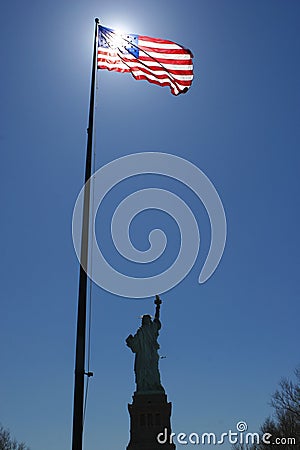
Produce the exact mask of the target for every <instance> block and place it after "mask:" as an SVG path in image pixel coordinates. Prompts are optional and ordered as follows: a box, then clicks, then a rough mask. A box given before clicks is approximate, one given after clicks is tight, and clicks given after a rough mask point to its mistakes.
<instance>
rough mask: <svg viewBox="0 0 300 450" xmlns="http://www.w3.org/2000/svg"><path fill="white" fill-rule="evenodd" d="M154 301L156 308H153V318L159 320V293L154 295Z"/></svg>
mask: <svg viewBox="0 0 300 450" xmlns="http://www.w3.org/2000/svg"><path fill="white" fill-rule="evenodd" d="M154 303H155V305H156V309H155V318H154V320H158V321H159V313H160V305H161V304H162V301H161V299H160V298H159V295H156V296H155V300H154Z"/></svg>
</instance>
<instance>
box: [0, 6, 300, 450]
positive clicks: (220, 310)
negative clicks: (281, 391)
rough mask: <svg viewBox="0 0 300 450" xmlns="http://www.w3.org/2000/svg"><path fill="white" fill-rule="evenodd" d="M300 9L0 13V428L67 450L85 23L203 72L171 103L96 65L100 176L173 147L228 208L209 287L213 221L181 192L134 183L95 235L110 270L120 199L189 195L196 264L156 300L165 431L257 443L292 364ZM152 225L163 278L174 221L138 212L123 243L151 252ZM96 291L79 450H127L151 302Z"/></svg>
mask: <svg viewBox="0 0 300 450" xmlns="http://www.w3.org/2000/svg"><path fill="white" fill-rule="evenodd" d="M299 16H300V4H299V2H297V1H296V0H289V1H284V0H281V1H279V0H263V1H262V0H252V1H245V0H242V1H240V0H186V1H184V2H182V1H178V0H160V1H158V0H152V1H150V0H142V1H136V0H127V1H107V2H101V1H95V0H90V1H89V2H83V1H80V0H72V1H70V0H62V1H58V0H53V1H51V2H45V1H35V0H30V1H27V2H21V1H16V2H6V4H5V5H4V6H3V8H2V17H1V35H2V36H1V53H2V71H1V77H2V82H1V110H2V119H1V131H0V138H1V147H2V151H1V155H2V156H1V182H2V190H1V193H2V200H1V207H2V219H1V222H0V226H1V255H2V258H1V261H2V263H1V276H2V281H1V316H0V320H1V325H0V335H1V338H0V355H1V356H0V357H1V365H2V369H1V372H0V422H2V424H3V425H4V426H6V427H9V428H10V429H11V431H12V434H13V435H15V436H16V438H17V439H18V440H24V441H25V442H26V443H27V444H28V445H29V446H30V447H31V449H32V450H65V449H69V448H70V445H71V427H72V407H73V371H74V348H75V326H76V308H77V289H78V261H77V259H76V255H75V252H74V249H73V244H72V235H71V221H72V211H73V207H74V204H75V200H76V197H77V195H78V193H79V191H80V189H81V187H82V184H83V177H84V159H85V147H86V127H87V114H88V102H89V89H90V74H91V60H92V44H93V42H92V41H93V30H94V18H95V17H99V18H100V20H101V21H102V23H103V24H104V25H106V26H108V27H112V28H114V27H121V28H122V29H125V30H126V31H128V32H134V33H140V34H145V35H149V36H153V37H160V38H165V39H170V40H173V41H175V42H178V43H181V44H182V45H184V46H186V47H188V48H190V49H191V50H192V52H193V54H194V65H195V79H194V82H193V86H192V88H191V89H190V91H189V92H188V93H187V94H185V95H181V96H179V97H174V96H172V95H171V94H170V92H169V89H168V88H161V87H158V86H155V85H153V84H149V83H147V82H145V81H136V80H134V79H133V78H132V77H131V76H130V75H129V74H118V73H109V72H108V71H101V72H99V74H98V75H99V76H98V92H97V112H96V153H97V156H96V168H99V167H101V166H102V165H104V164H106V163H108V162H110V161H112V160H114V159H115V158H118V157H121V156H124V155H127V154H131V153H136V152H141V151H155V152H156V151H157V152H167V153H172V154H174V155H178V156H181V157H183V158H185V159H187V160H189V161H191V162H192V163H194V164H195V165H196V166H198V167H199V168H200V169H201V170H203V171H204V172H205V173H206V175H207V176H208V177H209V178H210V180H211V181H212V182H213V183H214V185H215V187H216V188H217V190H218V192H219V194H220V197H221V198H222V201H223V204H224V208H225V210H226V216H227V222H228V239H227V245H226V249H225V253H224V255H223V258H222V261H221V264H220V265H219V267H218V269H217V271H216V272H215V274H214V275H213V276H212V278H211V279H210V280H209V281H208V282H207V283H205V284H204V285H199V284H198V283H197V279H198V275H199V272H200V270H201V267H202V265H203V262H204V260H205V256H206V254H207V250H208V246H209V241H210V233H209V222H208V218H207V215H206V213H205V210H204V207H203V205H201V203H200V202H199V201H198V200H197V198H196V197H195V196H194V195H193V194H192V193H190V192H189V191H188V189H187V188H185V187H183V186H181V185H179V183H174V182H173V183H172V182H170V181H168V180H165V179H164V180H160V179H157V177H156V178H155V177H153V178H151V177H147V176H146V177H136V179H135V180H133V181H132V182H131V184H130V180H129V181H128V183H127V184H125V185H124V187H122V188H120V189H118V190H116V191H115V192H114V193H113V196H112V199H111V200H107V202H106V203H104V204H103V210H102V211H101V213H99V217H98V218H97V220H98V219H99V220H98V223H101V221H102V223H103V227H102V230H101V233H100V235H99V241H101V240H102V241H103V243H104V244H105V245H107V246H109V245H111V250H109V247H107V248H108V249H107V251H106V255H107V258H109V257H110V255H111V257H112V259H114V258H115V253H114V250H113V248H112V244H111V242H110V240H109V237H106V236H105V235H104V233H106V232H108V227H107V224H108V223H109V220H110V219H109V217H110V216H111V214H112V212H113V205H114V204H118V203H119V202H120V201H121V200H122V199H123V198H124V196H125V195H126V194H127V193H129V192H132V191H133V190H134V189H137V188H140V187H141V188H142V187H145V186H147V187H148V186H149V185H152V183H157V185H156V186H157V187H164V188H169V189H170V190H172V192H174V193H177V195H181V196H183V197H184V198H185V200H186V202H187V203H188V204H189V206H190V208H191V209H192V210H193V212H194V214H195V216H196V218H197V221H198V223H199V227H200V228H201V249H200V253H199V257H198V259H197V261H196V263H195V266H194V268H193V269H192V271H191V272H190V274H189V275H188V276H187V277H186V279H185V280H184V281H183V282H182V283H180V284H179V285H178V286H177V287H175V288H174V289H172V290H171V291H169V292H167V293H165V294H164V295H162V299H163V305H162V323H163V327H162V330H161V333H160V344H161V350H160V354H161V355H162V356H166V358H165V359H162V360H161V362H160V368H161V376H162V382H163V385H164V386H165V389H166V391H167V394H168V398H169V400H170V401H172V403H173V415H172V424H173V431H174V432H176V433H178V432H180V431H183V432H192V431H193V432H198V433H200V432H204V431H206V432H215V433H221V432H226V431H227V430H228V429H233V430H234V429H235V424H236V422H238V421H239V420H245V421H246V422H247V423H248V426H249V430H250V431H257V430H258V428H259V425H260V424H261V423H262V422H263V420H264V419H265V417H266V416H267V415H268V414H269V413H270V412H271V409H270V406H269V405H268V402H269V400H270V395H271V394H272V392H273V391H274V390H275V389H276V386H277V383H278V382H279V380H280V378H281V377H282V376H290V375H292V372H293V370H294V368H295V367H296V366H297V365H298V364H299V312H300V311H299V143H300V131H299V105H300V95H299V79H300V62H299V54H300V45H299V44H300V35H299V18H300V17H299ZM117 197H118V200H117ZM100 214H101V216H100ZM101 217H102V219H101ZM139 220H140V222H139ZM158 226H161V227H162V228H163V229H164V230H165V232H166V234H167V235H168V227H170V229H169V236H168V237H169V238H170V242H171V245H170V247H169V249H167V251H169V253H166V256H164V260H163V261H162V263H161V264H163V265H164V267H165V266H167V265H168V262H169V261H171V262H172V261H173V260H174V254H175V253H174V252H175V250H174V249H176V248H178V230H177V229H176V227H174V223H173V222H172V221H171V220H170V219H169V218H168V217H166V216H165V214H163V213H161V214H159V213H158V212H156V213H153V214H152V213H149V212H148V213H145V215H144V217H141V218H140V219H138V218H137V219H136V223H134V224H133V229H132V237H133V241H135V243H136V245H137V247H139V248H140V249H143V248H146V246H147V236H148V233H149V231H150V230H151V229H152V228H153V227H158ZM172 239H173V241H172ZM172 242H173V244H172ZM176 246H177V247H176ZM168 258H169V259H168ZM117 263H118V264H119V269H120V270H124V271H127V272H130V271H131V272H132V270H133V272H134V271H135V269H136V271H137V272H136V273H139V272H138V270H139V268H138V267H136V268H135V267H132V266H129V267H127V266H126V261H122V260H119V261H118V262H117ZM158 264H160V263H159V262H158ZM151 270H152V269H151ZM156 270H157V271H159V270H160V266H158V267H157V269H156ZM92 297H93V320H92V352H91V365H90V369H91V370H93V371H94V373H95V375H94V378H93V379H92V380H91V382H90V389H89V397H88V404H87V412H86V422H85V449H86V450H93V449H105V450H116V449H124V448H125V447H126V445H127V444H128V437H129V435H128V429H129V416H128V412H127V403H128V402H130V401H131V396H132V393H133V391H134V375H133V354H132V353H131V351H130V350H129V349H128V348H127V347H126V345H125V338H126V337H127V336H128V334H130V333H134V332H135V331H136V329H137V328H138V326H139V324H140V319H139V317H140V315H141V314H143V313H153V311H154V308H153V303H152V300H149V299H145V300H132V299H125V298H121V297H117V296H115V295H112V294H109V293H107V292H105V291H104V290H102V289H101V288H99V287H98V286H94V287H93V289H92ZM179 448H180V446H179ZM223 448H224V449H225V448H229V446H227V447H226V446H225V445H224V446H223Z"/></svg>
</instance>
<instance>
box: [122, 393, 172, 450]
mask: <svg viewBox="0 0 300 450" xmlns="http://www.w3.org/2000/svg"><path fill="white" fill-rule="evenodd" d="M171 408H172V404H171V403H170V402H169V403H168V401H167V396H166V394H164V393H149V394H148V393H142V394H140V393H136V392H135V393H134V395H133V402H132V404H129V405H128V411H129V415H130V442H129V444H128V446H127V450H175V444H173V443H171V444H170V434H171V421H170V419H171ZM159 433H163V434H162V435H161V442H165V441H166V442H165V443H159V442H158V440H157V435H158V434H159Z"/></svg>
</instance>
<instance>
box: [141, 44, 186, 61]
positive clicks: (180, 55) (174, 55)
mask: <svg viewBox="0 0 300 450" xmlns="http://www.w3.org/2000/svg"><path fill="white" fill-rule="evenodd" d="M141 54H142V55H145V56H151V57H152V58H155V59H157V60H160V59H174V60H178V59H180V60H184V59H189V60H190V59H191V55H189V54H187V53H157V52H148V51H147V50H146V51H144V50H143V48H142V47H140V55H141Z"/></svg>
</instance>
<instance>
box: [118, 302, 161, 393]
mask: <svg viewBox="0 0 300 450" xmlns="http://www.w3.org/2000/svg"><path fill="white" fill-rule="evenodd" d="M154 303H155V304H156V311H155V317H154V319H153V320H152V319H151V316H149V314H146V315H144V316H143V317H142V326H141V327H140V328H139V329H138V331H137V332H136V334H135V335H134V336H132V334H130V335H129V336H128V338H127V339H126V344H127V345H128V347H129V348H130V349H131V350H132V351H133V353H135V362H134V372H135V382H136V391H137V393H164V392H165V391H164V388H163V387H162V385H161V382H160V374H159V369H158V360H159V355H158V349H159V344H158V342H157V338H158V335H159V330H160V328H161V322H160V320H159V312H160V305H161V303H162V301H161V300H160V298H159V296H158V295H157V296H156V300H155V302H154Z"/></svg>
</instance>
